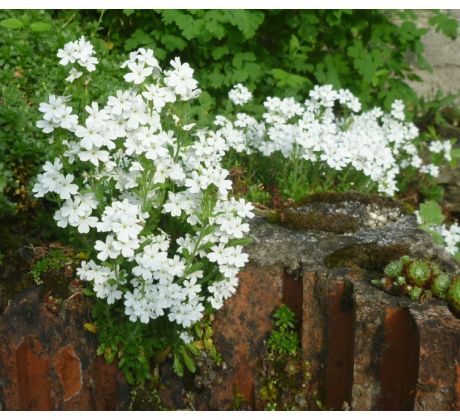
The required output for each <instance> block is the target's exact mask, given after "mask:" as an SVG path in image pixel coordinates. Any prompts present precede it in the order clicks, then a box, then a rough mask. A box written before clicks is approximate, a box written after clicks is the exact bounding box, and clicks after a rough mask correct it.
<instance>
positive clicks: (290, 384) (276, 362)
mask: <svg viewBox="0 0 460 420" xmlns="http://www.w3.org/2000/svg"><path fill="white" fill-rule="evenodd" d="M296 322H297V321H296V319H295V314H294V313H293V312H292V311H291V310H290V309H289V308H288V307H287V306H286V305H281V306H280V308H279V309H278V310H277V311H276V312H275V313H274V315H273V331H272V332H271V334H270V337H269V338H268V340H267V345H266V352H265V355H264V358H263V359H262V360H261V361H260V362H259V365H258V369H257V376H258V378H257V383H258V384H259V386H258V387H257V391H258V395H257V397H256V399H257V400H259V401H261V402H262V404H263V406H264V409H265V410H316V409H318V407H319V399H318V394H317V385H316V383H315V382H314V381H312V374H311V365H310V363H309V362H308V361H305V360H303V357H302V352H301V351H300V337H299V336H298V333H297V332H296V330H295V324H296Z"/></svg>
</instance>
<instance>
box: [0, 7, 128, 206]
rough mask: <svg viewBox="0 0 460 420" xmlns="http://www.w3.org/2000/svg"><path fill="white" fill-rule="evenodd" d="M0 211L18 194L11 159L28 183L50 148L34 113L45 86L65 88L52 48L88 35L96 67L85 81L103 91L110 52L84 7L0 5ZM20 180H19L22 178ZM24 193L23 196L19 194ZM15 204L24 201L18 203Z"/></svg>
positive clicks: (110, 68)
mask: <svg viewBox="0 0 460 420" xmlns="http://www.w3.org/2000/svg"><path fill="white" fill-rule="evenodd" d="M0 26H1V32H0V98H1V99H0V170H1V172H0V212H2V211H7V210H8V211H11V210H13V209H14V204H15V203H17V202H18V199H17V198H16V197H14V196H12V194H11V193H8V192H7V191H8V190H9V191H15V190H16V188H17V183H16V181H17V178H16V177H14V176H13V175H12V171H13V168H14V166H15V165H23V167H24V168H25V173H23V174H16V175H18V176H21V184H22V185H24V187H26V189H28V188H27V187H28V184H29V182H30V181H31V179H32V178H33V176H34V175H35V174H36V173H37V171H38V167H39V165H40V164H42V163H43V162H44V161H45V160H46V159H48V158H50V156H55V154H56V151H55V150H54V149H53V147H51V146H50V144H49V136H47V135H45V134H43V133H41V131H40V130H39V129H38V128H36V127H35V123H36V121H37V120H39V119H40V113H39V111H38V105H39V103H40V102H43V101H46V100H47V98H48V93H49V92H55V93H56V94H65V93H67V92H64V84H63V83H62V81H63V80H64V78H65V72H66V70H65V69H64V68H63V67H62V66H59V65H58V60H59V59H58V58H57V56H56V53H57V50H58V49H59V48H62V47H63V46H64V44H65V43H66V42H68V41H69V40H74V39H78V38H79V37H80V36H82V35H86V36H91V41H92V42H93V43H94V44H95V48H96V50H97V55H98V58H99V60H100V64H99V66H101V67H102V70H103V71H101V72H99V75H96V76H95V77H94V80H92V81H91V83H92V84H93V85H94V89H93V91H95V92H97V94H98V95H99V96H101V97H103V96H104V95H106V94H107V93H106V92H108V91H109V90H108V89H107V87H108V86H113V83H114V82H113V80H112V78H111V76H112V74H114V69H115V70H116V69H117V64H116V63H117V61H119V60H116V59H112V57H113V56H114V55H115V53H114V51H112V50H111V49H110V48H109V47H110V45H109V44H107V43H106V42H105V41H104V40H102V39H100V38H98V37H97V35H96V32H97V19H87V16H86V14H85V12H79V11H59V12H58V11H45V10H24V11H23V10H21V11H17V10H16V11H15V10H2V11H0ZM23 183H24V184H23ZM25 199H27V197H25ZM18 207H19V208H21V207H25V206H18Z"/></svg>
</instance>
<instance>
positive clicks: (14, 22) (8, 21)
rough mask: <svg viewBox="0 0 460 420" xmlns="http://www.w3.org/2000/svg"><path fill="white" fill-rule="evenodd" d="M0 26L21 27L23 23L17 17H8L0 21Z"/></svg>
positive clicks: (8, 27)
mask: <svg viewBox="0 0 460 420" xmlns="http://www.w3.org/2000/svg"><path fill="white" fill-rule="evenodd" d="M0 26H3V27H4V28H7V29H21V28H23V27H24V24H23V23H22V22H21V21H20V20H19V19H15V18H9V19H3V20H2V21H0Z"/></svg>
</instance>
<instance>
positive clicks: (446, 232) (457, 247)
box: [415, 146, 460, 262]
mask: <svg viewBox="0 0 460 420" xmlns="http://www.w3.org/2000/svg"><path fill="white" fill-rule="evenodd" d="M436 147H437V146H436ZM415 215H416V216H417V222H418V224H419V228H420V229H422V230H425V231H426V232H428V233H429V234H430V235H431V236H432V237H433V240H434V242H436V243H438V244H439V245H442V246H443V247H444V248H445V250H446V251H447V252H448V253H449V254H450V255H453V256H454V257H455V259H456V260H457V261H459V262H460V226H459V225H458V223H457V222H455V223H451V224H446V223H444V222H445V216H444V214H443V211H442V208H441V206H440V205H439V204H438V203H436V201H433V200H430V201H427V202H425V203H422V204H420V209H419V210H417V211H416V212H415Z"/></svg>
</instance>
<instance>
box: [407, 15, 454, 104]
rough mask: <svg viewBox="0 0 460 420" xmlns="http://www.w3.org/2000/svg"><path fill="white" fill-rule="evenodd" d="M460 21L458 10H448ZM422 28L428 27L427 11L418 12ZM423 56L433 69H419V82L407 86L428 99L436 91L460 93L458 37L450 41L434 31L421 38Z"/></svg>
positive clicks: (412, 82) (431, 30)
mask: <svg viewBox="0 0 460 420" xmlns="http://www.w3.org/2000/svg"><path fill="white" fill-rule="evenodd" d="M450 12H451V13H452V14H453V15H454V16H455V17H456V18H457V20H459V21H460V10H450ZM418 15H419V21H420V24H421V25H422V26H425V27H428V25H427V19H428V17H429V12H428V11H420V12H418ZM423 43H424V45H425V56H426V59H427V61H428V62H429V63H430V64H431V66H432V67H433V71H432V72H427V71H424V70H421V69H418V70H417V74H418V75H419V76H420V77H421V78H422V81H421V82H415V81H411V82H409V84H410V85H411V86H412V87H413V88H414V89H415V91H416V92H417V93H418V94H420V95H422V96H424V97H426V98H428V99H430V98H432V97H433V96H434V95H435V94H436V92H437V91H438V90H441V91H443V92H444V93H450V94H457V93H459V92H460V37H458V38H457V39H456V40H451V39H450V38H447V37H446V36H444V35H443V34H441V33H437V32H436V31H435V30H434V29H430V31H429V32H428V33H427V34H426V35H425V36H424V37H423Z"/></svg>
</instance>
